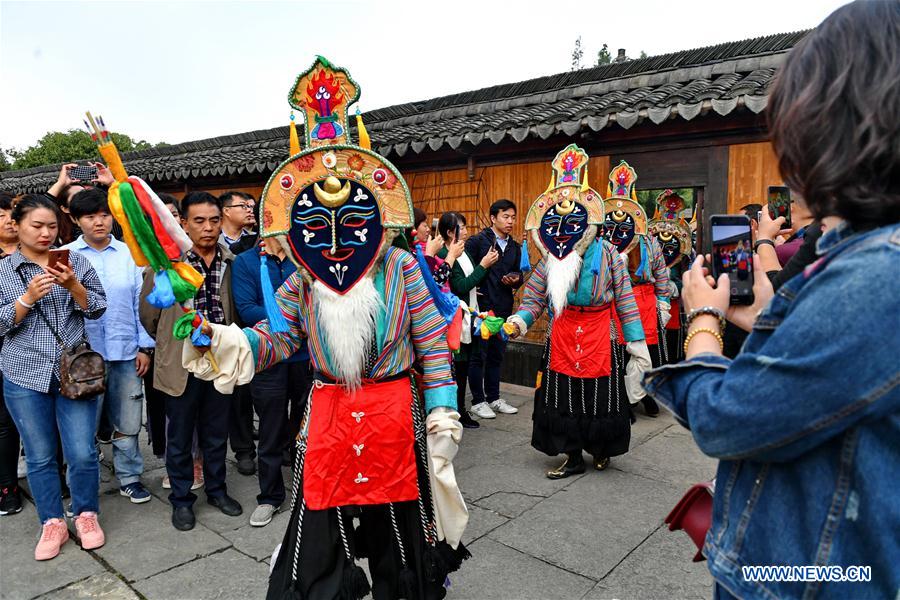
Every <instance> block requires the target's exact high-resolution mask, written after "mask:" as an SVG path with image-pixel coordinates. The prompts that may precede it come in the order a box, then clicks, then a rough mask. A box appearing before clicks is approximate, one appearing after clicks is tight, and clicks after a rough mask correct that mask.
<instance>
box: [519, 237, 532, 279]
mask: <svg viewBox="0 0 900 600" xmlns="http://www.w3.org/2000/svg"><path fill="white" fill-rule="evenodd" d="M519 270H520V271H522V272H523V273H527V272H528V271H530V270H531V257H530V256H528V232H525V236H524V237H523V238H522V258H521V259H520V260H519Z"/></svg>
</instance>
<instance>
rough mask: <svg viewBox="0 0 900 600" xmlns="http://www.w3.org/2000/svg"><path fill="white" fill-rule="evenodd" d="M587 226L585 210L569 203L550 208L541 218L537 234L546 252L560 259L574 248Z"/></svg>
mask: <svg viewBox="0 0 900 600" xmlns="http://www.w3.org/2000/svg"><path fill="white" fill-rule="evenodd" d="M587 225H588V212H587V210H586V209H585V208H584V207H583V206H581V205H580V204H577V203H575V202H571V201H570V202H567V203H565V204H563V203H560V204H556V205H555V206H552V207H550V208H549V209H548V210H547V212H545V213H544V216H543V217H542V218H541V224H540V227H539V229H538V233H539V236H540V239H541V243H543V244H544V247H545V248H546V249H547V252H548V253H549V254H550V255H551V256H555V257H556V258H559V259H562V258H565V257H566V256H568V255H569V253H570V252H571V251H572V250H573V249H574V248H575V244H577V243H578V241H579V240H580V239H581V236H582V235H583V234H584V230H585V229H587Z"/></svg>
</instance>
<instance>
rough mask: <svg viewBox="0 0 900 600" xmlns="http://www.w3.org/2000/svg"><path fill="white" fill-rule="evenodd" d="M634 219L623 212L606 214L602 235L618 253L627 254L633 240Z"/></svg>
mask: <svg viewBox="0 0 900 600" xmlns="http://www.w3.org/2000/svg"><path fill="white" fill-rule="evenodd" d="M634 229H635V226H634V217H632V216H631V215H630V214H628V213H627V212H625V211H623V210H613V211H610V212H608V213H606V221H605V222H604V227H603V235H604V237H606V239H607V240H608V241H609V242H610V243H611V244H612V245H613V246H615V247H616V248H617V249H618V250H619V252H623V253H624V252H627V251H628V250H629V247H630V246H631V242H632V241H633V240H634V234H635V231H634Z"/></svg>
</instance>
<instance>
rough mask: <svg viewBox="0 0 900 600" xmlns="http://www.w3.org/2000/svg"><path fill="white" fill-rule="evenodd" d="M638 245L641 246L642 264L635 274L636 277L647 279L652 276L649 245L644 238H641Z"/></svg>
mask: <svg viewBox="0 0 900 600" xmlns="http://www.w3.org/2000/svg"><path fill="white" fill-rule="evenodd" d="M638 243H639V244H640V246H641V264H640V265H638V268H637V270H636V271H635V272H634V275H635V277H638V278H641V277H647V276H648V275H650V260H649V258H648V256H647V255H648V254H649V253H648V252H647V244H646V242H645V241H644V236H640V239H639V241H638Z"/></svg>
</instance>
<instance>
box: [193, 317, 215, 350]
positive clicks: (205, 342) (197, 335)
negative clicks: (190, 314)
mask: <svg viewBox="0 0 900 600" xmlns="http://www.w3.org/2000/svg"><path fill="white" fill-rule="evenodd" d="M191 343H192V344H193V345H195V346H211V345H212V340H211V339H209V336H208V335H206V334H205V333H203V324H202V323H201V324H200V325H197V327H196V328H195V329H194V333H192V334H191Z"/></svg>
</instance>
